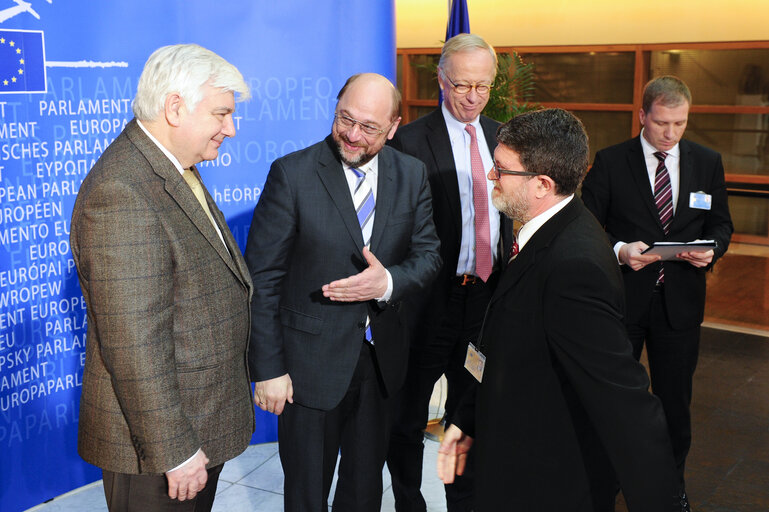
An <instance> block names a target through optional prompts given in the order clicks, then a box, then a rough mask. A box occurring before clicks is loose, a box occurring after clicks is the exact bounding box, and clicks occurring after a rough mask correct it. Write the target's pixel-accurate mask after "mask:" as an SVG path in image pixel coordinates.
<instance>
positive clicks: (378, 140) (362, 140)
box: [331, 73, 400, 167]
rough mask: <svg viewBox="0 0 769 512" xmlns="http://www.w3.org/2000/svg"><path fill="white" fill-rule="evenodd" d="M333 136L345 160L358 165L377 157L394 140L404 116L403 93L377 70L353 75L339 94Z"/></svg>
mask: <svg viewBox="0 0 769 512" xmlns="http://www.w3.org/2000/svg"><path fill="white" fill-rule="evenodd" d="M337 100H338V101H337V104H336V111H335V112H334V124H333V125H332V128H331V135H332V136H333V138H334V142H335V143H336V145H337V148H338V149H339V157H340V159H341V160H342V162H344V163H346V164H347V165H349V166H351V167H358V166H361V165H364V164H366V163H367V162H369V161H370V160H371V159H373V158H374V157H375V156H376V154H377V153H379V151H380V150H381V149H382V147H384V144H385V142H386V141H387V139H392V137H393V135H395V130H396V129H397V128H398V123H399V122H400V117H399V116H398V108H399V106H400V94H399V93H398V89H396V88H395V87H394V86H393V84H392V83H390V81H389V80H388V79H387V78H385V77H383V76H382V75H377V74H375V73H361V74H359V75H353V76H351V77H350V78H349V79H348V80H347V82H346V83H345V84H344V87H342V90H341V91H339V95H338V96H337Z"/></svg>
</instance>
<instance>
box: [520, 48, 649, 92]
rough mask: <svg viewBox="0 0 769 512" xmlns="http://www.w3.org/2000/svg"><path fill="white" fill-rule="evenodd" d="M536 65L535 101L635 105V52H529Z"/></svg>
mask: <svg viewBox="0 0 769 512" xmlns="http://www.w3.org/2000/svg"><path fill="white" fill-rule="evenodd" d="M522 57H523V60H524V62H533V63H534V75H535V77H536V79H535V80H536V92H535V93H534V101H540V102H581V103H632V102H633V75H634V71H635V54H633V53H631V52H589V53H527V54H523V55H522Z"/></svg>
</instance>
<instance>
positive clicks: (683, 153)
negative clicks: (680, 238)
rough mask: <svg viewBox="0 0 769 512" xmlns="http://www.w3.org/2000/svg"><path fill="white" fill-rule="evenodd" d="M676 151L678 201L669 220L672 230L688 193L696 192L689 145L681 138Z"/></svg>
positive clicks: (687, 197) (685, 203) (686, 200)
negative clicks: (677, 155) (677, 159)
mask: <svg viewBox="0 0 769 512" xmlns="http://www.w3.org/2000/svg"><path fill="white" fill-rule="evenodd" d="M678 151H679V154H680V158H679V161H678V201H677V203H676V207H675V213H674V214H673V220H672V221H671V222H670V231H671V232H673V226H674V224H675V223H676V219H678V218H681V217H682V216H681V215H679V214H680V212H681V211H683V209H682V207H683V208H685V207H687V206H688V202H689V194H691V193H692V192H696V190H694V185H693V184H694V182H695V180H694V168H693V164H692V158H691V156H692V155H691V146H689V143H688V142H687V141H685V140H683V139H681V140H680V141H679V142H678Z"/></svg>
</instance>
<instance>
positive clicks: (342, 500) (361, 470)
mask: <svg viewBox="0 0 769 512" xmlns="http://www.w3.org/2000/svg"><path fill="white" fill-rule="evenodd" d="M378 372H379V370H378V367H377V364H376V358H375V354H374V351H373V349H372V348H371V346H370V345H369V344H368V343H365V342H361V351H360V357H359V358H358V364H357V366H356V367H355V372H354V374H353V376H352V381H351V382H350V387H349V388H348V389H347V393H346V394H345V396H344V398H343V399H342V401H341V402H340V403H339V405H337V406H336V407H335V408H334V409H331V410H329V411H321V410H319V409H312V408H309V407H304V406H302V405H299V404H297V403H294V404H289V403H286V408H285V409H284V410H283V414H281V415H280V416H278V441H279V443H278V447H279V451H280V461H281V464H282V465H283V473H284V475H285V483H284V504H285V510H286V512H320V511H324V512H326V511H328V505H327V503H328V495H329V491H330V490H331V482H332V480H333V478H334V470H335V468H336V461H337V455H339V453H340V451H341V459H340V462H339V480H338V481H337V486H336V493H335V494H334V503H333V508H332V510H333V511H334V512H346V511H349V512H368V511H371V512H379V510H380V508H381V505H382V468H383V467H384V460H385V454H386V453H387V440H388V437H389V424H390V419H389V401H388V400H387V399H386V398H385V396H384V393H383V391H382V390H383V389H384V387H383V386H382V384H381V378H380V375H379V373H378Z"/></svg>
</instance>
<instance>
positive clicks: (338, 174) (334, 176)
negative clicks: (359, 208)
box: [318, 135, 381, 252]
mask: <svg viewBox="0 0 769 512" xmlns="http://www.w3.org/2000/svg"><path fill="white" fill-rule="evenodd" d="M325 142H326V144H325V145H323V146H322V147H321V150H320V151H321V155H320V158H319V159H318V177H319V178H320V181H321V183H323V186H324V187H325V188H326V192H328V195H329V197H331V202H333V203H334V206H336V209H337V210H338V211H339V215H340V216H341V217H342V221H343V222H344V225H345V227H346V228H347V231H348V232H349V233H350V237H351V238H352V241H353V243H354V244H355V246H356V247H357V248H358V251H359V252H360V251H362V249H363V234H362V233H361V230H360V223H359V222H358V217H357V216H356V215H355V205H353V203H352V197H351V196H350V187H349V186H348V185H347V180H346V179H345V177H344V168H343V167H342V163H341V162H340V161H339V160H337V157H336V154H335V152H334V149H333V146H332V145H333V143H334V142H333V139H332V138H331V136H330V135H329V136H328V137H326V141H325ZM380 174H381V170H380ZM377 206H378V205H377ZM376 215H379V210H378V209H377V210H376V214H375V217H374V229H376V223H377V219H376ZM372 237H373V234H372Z"/></svg>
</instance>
